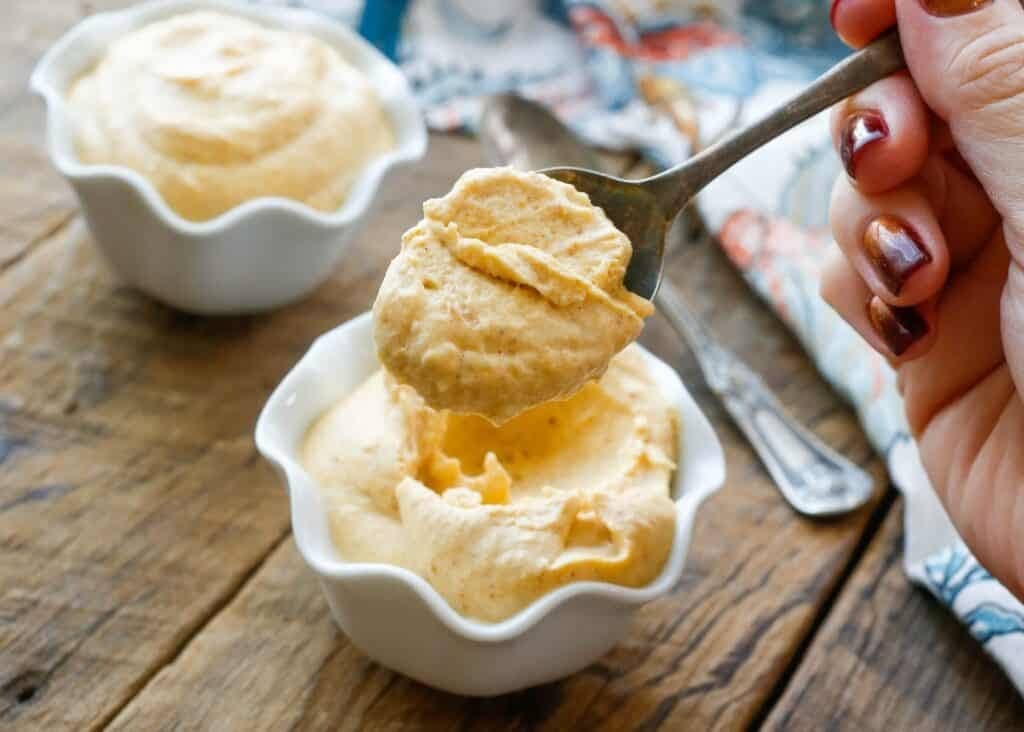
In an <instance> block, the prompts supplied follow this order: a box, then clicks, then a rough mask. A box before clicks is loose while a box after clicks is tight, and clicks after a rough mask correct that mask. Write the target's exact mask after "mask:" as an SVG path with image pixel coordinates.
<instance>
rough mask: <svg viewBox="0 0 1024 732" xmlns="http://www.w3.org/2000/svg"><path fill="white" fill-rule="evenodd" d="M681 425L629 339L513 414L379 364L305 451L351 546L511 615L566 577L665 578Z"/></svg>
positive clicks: (476, 605) (341, 540)
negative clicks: (435, 405)
mask: <svg viewBox="0 0 1024 732" xmlns="http://www.w3.org/2000/svg"><path fill="white" fill-rule="evenodd" d="M676 430H677V425H676V422H675V412H674V411H673V410H672V409H671V408H670V407H669V406H667V405H666V404H665V399H664V396H663V394H662V393H661V392H660V390H659V389H658V386H657V385H656V384H655V383H654V381H653V378H652V376H651V375H650V373H649V371H648V368H647V365H646V363H645V361H644V358H643V355H642V354H641V353H640V351H639V349H637V347H636V346H630V347H628V348H627V349H626V350H625V351H624V352H623V353H621V354H619V355H618V356H616V357H615V358H614V359H613V360H612V362H611V365H610V366H609V368H608V370H607V372H606V373H605V374H604V376H603V377H602V378H601V379H600V380H599V381H596V382H590V383H588V384H586V385H585V386H584V387H583V388H582V389H581V390H579V391H578V392H577V393H576V395H575V396H573V397H572V398H570V399H568V400H567V401H563V402H552V403H550V404H544V405H542V406H539V407H536V408H534V409H532V410H530V411H527V412H525V413H523V414H521V415H520V416H518V417H516V418H515V419H512V420H511V421H508V422H506V423H505V424H503V425H501V426H495V425H493V424H492V423H491V422H489V421H487V420H485V419H483V418H481V417H478V416H473V415H456V414H452V413H450V412H442V411H436V410H434V409H431V408H430V407H429V406H427V405H426V404H425V403H424V401H423V399H422V398H420V397H419V396H418V395H417V394H416V392H415V391H413V390H412V389H410V388H409V387H407V386H403V385H400V384H398V383H396V382H395V380H394V379H393V378H392V377H390V376H389V375H388V374H386V373H385V372H384V371H383V370H381V371H378V372H377V373H376V374H375V375H374V376H373V377H371V378H370V379H369V380H368V381H367V382H365V383H364V384H363V385H362V386H361V387H360V388H359V389H358V390H356V391H355V392H354V393H352V394H351V395H350V396H348V397H347V398H346V399H345V400H343V401H342V402H341V403H339V404H338V405H337V406H335V407H334V408H333V409H331V410H330V411H328V412H327V413H326V414H325V415H324V416H323V417H321V418H320V420H319V421H318V422H317V423H316V424H315V425H314V426H313V428H312V429H311V430H310V432H309V434H308V435H307V437H306V441H305V443H304V445H303V463H304V464H305V467H306V469H307V470H308V471H309V473H310V475H311V476H312V477H313V479H314V480H315V481H316V482H317V483H318V484H319V486H320V488H321V490H322V491H323V495H324V496H325V497H326V500H327V504H328V511H329V517H330V518H329V520H330V530H331V536H332V539H333V541H334V543H335V545H336V546H337V548H338V551H339V552H340V554H341V555H342V556H343V557H344V558H345V559H346V560H349V561H359V562H380V563H387V564H394V565H398V566H401V567H406V568H407V569H410V570H411V571H413V572H415V573H417V574H419V575H420V576H422V577H423V578H425V579H426V580H427V581H428V582H430V584H431V585H433V586H434V587H435V588H436V589H437V590H438V592H440V594H441V595H442V596H443V597H444V598H445V599H446V600H447V601H448V602H449V603H450V604H451V606H452V607H453V608H454V609H455V610H456V611H457V612H459V613H461V614H463V615H466V616H469V617H473V618H477V619H480V620H485V621H499V620H502V619H504V618H507V617H509V616H511V615H513V614H514V613H515V612H517V611H518V610H521V609H522V608H524V607H525V606H526V605H528V604H529V603H530V602H532V601H533V600H535V599H536V598H538V597H540V596H541V595H543V594H545V593H546V592H548V591H550V590H552V589H554V588H557V587H559V586H561V585H564V584H566V583H568V582H573V581H579V580H598V581H604V582H613V583H617V584H621V585H627V586H632V587H636V586H641V585H645V584H647V583H649V582H651V581H652V580H653V579H654V578H655V577H657V575H658V574H659V573H660V572H661V569H662V567H663V565H664V563H665V560H666V557H667V556H668V552H669V550H670V548H671V546H672V541H673V536H674V532H675V505H674V503H673V502H672V499H671V497H670V496H669V481H670V478H671V475H672V471H673V469H674V462H673V461H674V459H675V453H676V444H677V443H676Z"/></svg>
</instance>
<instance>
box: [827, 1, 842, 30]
mask: <svg viewBox="0 0 1024 732" xmlns="http://www.w3.org/2000/svg"><path fill="white" fill-rule="evenodd" d="M841 2H842V0H832V7H831V8H829V11H828V20H829V22H830V23H831V24H832V27H833V28H835V27H836V9H837V8H838V7H839V3H841Z"/></svg>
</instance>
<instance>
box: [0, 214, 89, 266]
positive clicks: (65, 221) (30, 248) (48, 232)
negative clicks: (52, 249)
mask: <svg viewBox="0 0 1024 732" xmlns="http://www.w3.org/2000/svg"><path fill="white" fill-rule="evenodd" d="M78 214H79V210H78V209H77V208H73V209H70V210H69V211H67V213H65V214H64V215H63V216H61V217H60V218H59V219H58V220H57V221H55V222H54V223H53V224H52V225H51V226H50V227H49V228H47V229H44V230H43V231H41V232H40V233H39V234H38V235H36V236H35V237H34V238H33V239H31V240H29V242H28V243H27V244H25V246H24V248H22V249H21V250H20V251H19V252H18V253H17V254H15V255H14V256H12V257H10V258H9V259H5V260H2V261H0V277H2V276H3V275H4V274H5V273H6V272H7V271H9V270H10V269H11V268H13V267H14V266H15V265H17V264H18V262H21V261H23V260H24V259H25V258H27V257H29V256H30V255H31V254H32V253H33V252H36V251H39V249H41V248H42V246H43V244H45V243H46V242H48V241H50V240H51V239H56V238H57V237H58V236H60V235H61V234H63V233H64V232H65V231H67V230H68V229H69V228H70V227H71V224H72V223H74V221H75V219H77V218H78Z"/></svg>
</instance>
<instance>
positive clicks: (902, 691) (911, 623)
mask: <svg viewBox="0 0 1024 732" xmlns="http://www.w3.org/2000/svg"><path fill="white" fill-rule="evenodd" d="M902 509H903V506H902V502H900V503H898V504H897V507H896V510H893V511H891V512H890V514H889V516H888V518H887V519H886V522H885V525H884V527H883V530H882V531H881V532H880V533H879V535H878V536H876V537H875V539H874V541H872V543H871V545H870V547H869V548H868V551H867V553H866V555H865V558H864V561H863V562H861V563H860V564H858V565H857V568H856V570H855V571H854V574H853V576H852V577H851V580H850V582H849V583H847V584H846V585H845V586H844V587H843V590H842V593H841V594H840V596H839V599H838V601H837V603H836V607H835V609H834V610H833V611H832V612H831V613H830V614H829V616H828V619H827V620H826V622H825V624H824V625H823V627H822V628H821V631H820V632H819V633H818V635H817V636H816V637H815V639H814V642H813V643H812V644H811V646H810V648H809V649H808V651H807V654H806V655H805V656H804V658H803V660H802V662H801V664H800V667H799V669H798V671H797V673H796V674H795V675H794V677H793V679H792V680H791V681H790V683H789V684H788V686H787V688H786V692H785V694H784V695H783V697H782V698H781V699H780V701H779V704H778V705H777V706H776V707H775V709H774V710H773V712H772V714H771V716H770V717H769V718H768V720H767V724H766V727H767V728H768V729H786V730H805V729H806V730H820V729H829V730H847V729H849V730H858V731H861V730H865V731H870V730H878V731H879V732H882V731H884V730H894V729H927V730H1013V729H1021V727H1022V726H1024V700H1022V699H1021V697H1020V695H1019V694H1018V693H1017V692H1016V691H1015V690H1014V688H1013V686H1012V685H1011V684H1010V682H1009V680H1008V679H1007V678H1006V677H1005V676H1004V675H1003V673H1002V672H1001V671H1000V670H999V668H998V667H997V666H996V664H995V662H993V661H992V660H991V659H990V658H989V657H988V656H986V655H985V654H984V653H982V652H981V650H980V646H979V645H978V643H977V641H975V640H974V639H973V638H971V636H970V635H969V634H968V633H967V631H966V630H965V629H964V627H963V626H962V625H960V623H958V622H957V621H956V620H955V619H954V618H953V616H952V615H950V614H949V613H948V612H946V611H945V610H944V609H943V608H942V607H941V606H940V605H939V604H938V603H937V602H936V601H935V600H934V599H933V598H932V596H931V595H929V594H928V593H927V592H926V591H924V590H922V589H919V588H916V587H914V586H913V585H911V584H910V583H909V582H908V581H907V578H906V576H905V575H904V573H903V567H902V564H901V562H902V556H903V510H902Z"/></svg>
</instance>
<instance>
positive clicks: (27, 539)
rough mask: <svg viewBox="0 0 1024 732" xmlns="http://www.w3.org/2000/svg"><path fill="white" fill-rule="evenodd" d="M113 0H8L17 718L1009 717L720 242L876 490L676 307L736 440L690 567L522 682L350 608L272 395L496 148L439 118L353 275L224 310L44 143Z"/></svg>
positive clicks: (1, 654) (529, 723)
mask: <svg viewBox="0 0 1024 732" xmlns="http://www.w3.org/2000/svg"><path fill="white" fill-rule="evenodd" d="M117 4H120V3H119V2H116V1H113V2H111V1H110V0H104V1H103V2H82V3H70V2H67V3H40V2H36V1H35V0H13V1H9V2H7V3H5V4H4V7H3V12H4V16H5V17H4V22H3V23H0V161H2V163H0V728H2V729H14V730H54V729H75V730H79V729H97V728H104V727H109V728H112V729H118V730H138V729H145V730H148V729H164V728H167V729H171V728H181V729H215V730H227V729H240V730H257V729H268V730H277V729H419V728H428V729H449V728H455V727H458V728H460V729H462V728H466V729H470V728H471V729H481V730H491V729H534V728H537V729H549V730H561V729H569V728H578V729H591V728H597V727H603V728H608V729H654V728H664V729H680V728H690V729H711V728H714V729H733V728H745V727H751V726H753V727H761V726H763V727H768V728H771V729H776V728H778V729H790V728H791V729H822V728H829V729H833V728H834V729H856V730H883V729H885V730H890V729H951V730H952V729H957V730H963V729H972V730H973V729H1012V728H1018V729H1019V728H1021V726H1022V725H1024V703H1022V702H1021V699H1020V698H1019V697H1018V696H1017V695H1016V694H1015V692H1014V691H1013V689H1012V687H1011V686H1010V684H1009V683H1008V682H1007V681H1006V679H1005V678H1003V676H1002V675H1001V673H1000V672H999V671H998V669H997V668H996V667H995V665H994V664H993V663H992V662H991V661H990V660H989V659H988V658H987V657H986V656H985V655H984V653H983V652H982V651H981V649H980V647H979V646H978V645H977V644H976V643H974V642H973V641H972V640H971V639H970V637H969V636H968V635H967V633H966V632H965V631H964V630H963V629H962V628H961V627H960V626H959V625H958V624H957V623H956V622H955V621H954V620H953V619H951V617H950V616H949V615H947V614H946V613H945V612H944V611H943V610H942V609H940V608H939V607H938V606H937V605H936V603H935V602H933V601H932V600H931V599H930V598H929V597H928V596H926V595H925V594H924V593H923V592H922V591H920V590H918V589H915V588H914V587H912V586H911V585H909V584H908V583H907V580H906V579H905V578H904V576H903V573H902V570H901V567H900V555H901V545H902V544H901V542H902V535H901V534H902V526H901V525H902V522H901V505H900V501H899V500H898V499H897V498H896V497H895V496H894V493H893V491H892V490H891V489H887V488H886V485H887V483H886V480H885V476H884V472H883V467H882V464H881V462H880V461H879V460H878V459H877V458H876V457H875V456H874V455H873V454H872V453H871V451H870V449H869V448H868V445H867V443H866V441H865V439H864V437H863V435H862V434H861V431H860V429H859V428H858V426H857V423H856V421H855V420H854V418H853V417H852V416H851V414H850V412H849V411H848V410H847V409H846V408H845V407H844V406H843V405H842V404H841V403H840V402H839V400H838V399H837V398H836V396H835V395H834V394H832V393H831V392H830V391H829V390H828V389H827V388H826V387H825V386H824V385H823V384H822V382H821V380H820V379H819V377H818V376H817V375H816V373H815V371H814V370H813V368H812V367H811V365H810V364H809V363H808V361H807V359H806V358H805V356H804V354H803V353H802V352H801V350H800V348H799V347H798V345H797V344H796V342H795V341H794V340H793V339H792V338H791V337H790V336H789V335H788V334H787V332H786V331H785V330H784V329H783V328H782V326H781V325H780V324H779V323H778V322H777V321H776V320H775V318H774V317H773V316H772V315H771V314H769V313H767V312H766V311H765V309H764V308H763V307H762V306H760V305H759V304H758V302H757V301H755V299H754V298H753V297H752V296H751V295H750V294H749V293H748V291H747V290H746V288H745V287H744V285H743V283H742V282H741V280H740V279H739V277H738V276H737V275H736V273H735V272H734V271H733V269H732V268H731V267H730V265H729V263H728V262H727V261H726V260H725V258H724V257H723V256H722V254H721V253H720V252H719V251H718V249H717V248H716V247H715V246H713V245H712V244H711V243H709V242H707V241H700V240H697V241H691V242H690V243H683V244H681V245H680V246H679V247H678V248H677V250H676V253H675V254H674V255H673V257H672V261H671V263H670V266H669V276H670V277H671V278H672V279H673V280H674V281H675V282H676V283H677V284H678V285H679V286H680V287H681V288H683V290H684V292H685V293H687V294H688V295H689V297H690V298H691V300H692V301H693V302H694V303H695V305H696V306H697V308H698V309H699V310H700V311H701V312H702V313H703V314H704V317H705V318H706V319H707V320H708V321H709V322H710V324H711V326H712V327H713V329H714V330H715V332H716V333H718V334H719V335H720V336H721V338H722V339H723V341H724V342H726V343H727V344H729V345H731V346H733V347H734V348H735V349H736V350H738V351H739V352H741V353H742V354H743V355H744V356H745V357H747V358H748V359H749V360H750V361H751V362H752V363H754V364H757V366H758V367H759V369H760V370H761V372H762V373H763V374H764V376H765V377H766V379H767V380H768V382H769V383H770V384H771V385H772V387H774V388H775V389H776V390H777V391H778V393H779V394H780V395H781V397H782V398H783V400H784V401H785V402H786V403H787V404H788V405H789V406H790V408H791V409H792V410H793V411H794V412H795V413H796V414H797V415H798V416H799V417H800V418H801V419H802V420H803V421H804V422H805V423H806V424H809V425H811V426H812V427H813V428H814V429H815V430H816V431H817V432H818V433H819V434H821V435H822V436H823V437H824V438H825V439H827V440H828V441H829V442H830V443H832V444H834V445H837V446H838V447H840V448H841V449H842V450H844V451H845V452H846V454H848V455H851V456H853V457H854V458H855V459H857V460H858V461H860V462H861V463H862V464H863V465H864V466H865V467H866V468H867V469H868V470H870V471H871V473H872V474H873V475H874V476H875V478H876V479H877V481H878V486H879V489H878V493H877V497H876V499H875V500H874V502H873V503H872V504H871V506H870V507H868V508H867V509H866V510H864V511H862V512H860V513H859V514H857V515H855V516H851V517H849V518H846V519H844V520H841V521H836V522H831V523H815V522H811V521H807V520H804V519H801V518H798V517H797V516H795V515H794V514H793V513H792V511H790V510H789V509H788V508H787V507H786V506H785V505H784V503H783V501H782V500H781V499H780V497H779V496H778V495H777V493H776V491H775V489H774V488H773V486H772V484H771V482H770V481H769V479H768V478H767V477H766V474H765V472H764V470H763V469H762V467H761V465H760V464H759V463H758V461H757V459H756V457H755V456H754V455H753V453H752V452H751V450H750V448H749V447H748V446H747V444H746V443H745V442H744V440H743V439H742V437H741V436H740V435H739V433H738V432H737V431H736V430H735V429H734V428H733V426H732V425H731V424H730V423H729V421H728V419H727V418H726V417H725V416H724V414H723V412H722V410H721V409H720V408H719V407H718V405H717V404H716V402H715V399H714V398H713V397H712V396H711V395H710V394H709V393H708V392H707V390H706V389H705V387H704V386H703V384H702V381H701V378H700V374H699V372H698V371H697V369H696V366H695V363H694V361H693V359H692V357H691V356H690V354H689V353H688V352H687V351H686V349H685V348H684V347H683V346H682V345H681V343H680V342H679V340H678V339H677V338H676V336H675V335H674V334H673V333H672V332H671V331H670V330H669V328H668V327H667V325H666V324H665V323H664V322H663V321H662V320H661V319H660V318H658V317H655V318H653V319H652V322H651V323H650V324H649V326H648V328H647V330H646V332H645V334H644V337H643V341H644V343H646V344H647V345H648V346H649V347H651V348H652V349H653V350H655V351H656V352H657V353H659V354H660V355H661V356H662V357H663V358H665V359H667V360H668V361H669V362H670V363H672V364H675V365H676V366H677V367H678V368H679V370H680V371H681V373H682V374H683V376H684V377H685V378H686V381H687V383H688V384H689V385H690V387H691V389H692V390H693V391H694V393H695V395H696V397H697V399H698V401H699V402H700V403H701V406H702V407H703V408H704V409H705V410H706V411H707V413H708V414H709V415H710V416H711V418H712V421H713V422H714V424H715V426H716V428H717V430H718V432H719V435H720V436H721V438H722V441H723V443H724V444H725V448H726V453H727V457H728V463H729V478H728V482H727V485H726V486H725V488H724V489H723V490H722V491H721V492H720V493H719V494H718V495H717V496H715V497H714V499H713V500H711V501H710V502H709V503H708V504H706V506H705V507H704V508H703V509H702V510H701V512H700V514H699V517H698V521H697V530H696V534H695V536H694V541H693V549H692V552H691V556H690V558H689V562H688V566H687V569H686V572H685V575H684V577H683V579H682V581H681V582H680V583H679V585H678V587H676V588H675V590H674V591H673V593H672V594H671V595H670V596H668V597H666V598H664V599H662V600H659V601H656V602H653V603H651V604H650V605H649V606H647V607H646V608H645V609H644V610H643V611H642V612H641V614H640V618H639V620H638V622H637V623H636V626H635V628H634V629H633V631H632V633H631V635H630V636H629V637H628V639H627V640H626V641H625V642H624V643H622V644H621V645H620V646H618V647H617V648H616V649H615V650H613V651H612V652H611V653H610V654H608V656H607V657H605V658H604V659H602V660H601V661H600V662H598V663H596V664H594V665H593V666H592V667H590V668H588V669H586V670H585V671H583V672H581V673H579V674H577V675H575V676H573V677H571V678H569V679H567V680H565V681H563V682H561V683H557V684H551V685H548V686H544V687H540V688H536V689H531V690H528V691H524V692H521V693H518V694H513V695H510V696H507V697H503V698H496V699H488V700H472V699H463V698H459V697H455V696H451V695H447V694H442V693H438V692H435V691H432V690H430V689H427V688H425V687H423V686H420V685H419V684H417V683H415V682H412V681H409V680H407V679H405V678H402V677H399V676H396V675H395V674H392V673H390V672H389V671H386V670H385V669H383V668H380V667H379V666H377V665H375V664H374V663H372V662H370V661H369V660H367V659H366V658H365V657H364V656H363V655H361V654H360V653H359V652H358V651H356V650H355V649H354V648H353V647H352V646H351V645H350V644H349V643H348V642H347V640H346V638H345V637H344V636H343V635H341V634H340V633H339V632H338V631H337V629H336V628H335V626H334V625H333V624H332V622H331V620H330V617H329V615H328V610H327V606H326V604H325V602H324V600H323V598H322V596H321V593H320V589H319V587H318V585H317V583H316V581H315V580H314V578H313V576H312V574H311V573H310V572H309V571H307V569H306V568H305V567H304V566H303V564H302V561H301V560H300V558H299V556H298V555H297V553H296V550H295V546H294V544H293V542H292V539H291V535H290V532H289V517H288V506H287V502H286V500H285V495H284V492H283V490H282V487H281V485H280V483H279V482H278V480H277V479H276V477H275V476H274V474H273V473H272V472H271V470H270V468H269V466H268V465H267V464H266V463H265V462H264V461H263V460H262V459H261V458H260V457H259V455H258V454H257V453H256V451H255V448H254V446H253V440H252V429H253V422H254V420H255V417H256V415H257V413H258V411H259V409H260V407H261V406H262V404H263V402H264V400H265V399H266V397H267V395H268V394H269V393H270V391H271V389H272V388H273V387H274V386H275V384H276V383H277V382H278V380H279V379H280V378H281V376H282V375H283V374H284V373H285V372H286V371H287V369H288V368H289V367H290V366H291V365H292V364H293V363H294V362H295V361H296V359H297V358H298V357H299V356H300V355H301V354H302V353H303V351H304V350H305V349H306V348H307V346H309V344H310V342H311V341H312V340H313V338H315V337H316V336H317V334H319V333H321V332H323V331H324V330H327V329H328V328H330V327H332V326H334V325H336V324H338V323H340V322H342V321H344V320H346V319H348V318H350V317H351V316H353V315H355V314H356V313H359V312H361V311H363V310H364V309H366V308H367V307H368V306H369V304H370V303H371V300H372V297H373V294H374V291H375V289H376V285H377V282H378V280H379V278H380V276H381V273H382V271H383V268H384V266H385V264H386V262H387V261H388V259H389V258H390V257H391V256H392V255H393V254H394V252H395V250H396V248H397V245H398V241H399V237H400V236H401V234H402V232H403V230H404V229H406V228H407V227H408V226H410V225H411V224H412V223H414V222H415V221H416V220H417V218H418V214H419V209H420V204H421V202H422V200H423V199H424V198H426V197H428V196H433V195H438V194H441V193H443V192H444V191H446V190H447V189H448V188H449V186H450V184H451V183H452V181H453V180H454V179H455V177H456V176H457V175H458V174H459V173H460V172H461V171H463V170H464V169H466V168H468V167H472V166H474V165H477V164H479V163H480V162H481V160H480V154H479V152H478V149H477V145H476V143H475V142H474V141H472V140H468V139H463V138H455V137H442V136H435V137H433V138H432V139H431V149H430V152H429V154H428V156H427V159H426V160H425V161H424V162H423V163H422V164H421V165H418V166H416V167H415V168H414V169H411V170H406V171H404V172H402V173H401V174H400V175H398V176H395V177H392V178H391V180H390V181H389V182H388V184H387V186H386V188H385V189H384V191H383V192H382V194H381V196H380V198H379V200H378V202H377V204H376V207H375V210H374V212H373V215H372V216H371V217H370V220H369V223H368V225H367V227H366V229H365V233H364V234H363V235H362V236H361V237H360V238H359V241H358V245H357V246H356V248H355V250H354V251H352V252H351V254H350V255H349V256H348V257H347V259H346V260H345V261H344V262H343V264H342V265H341V267H339V269H338V271H337V272H336V273H335V275H334V277H333V278H332V279H331V280H330V282H328V283H327V284H326V285H324V286H323V287H321V288H320V289H319V290H318V291H317V292H316V293H315V294H314V295H312V296H311V297H310V298H308V299H307V300H306V301H304V302H302V303H300V304H298V305H295V306H293V307H289V308H286V309H284V310H281V311H280V312H277V313H274V314H272V315H266V316H260V317H246V318H226V319H206V318H198V317H192V316H188V315H183V314H181V313H177V312H174V311H172V310H169V309H167V308H165V307H162V306H160V305H157V304H155V303H153V302H152V301H150V300H147V299H146V298H144V297H141V296H139V295H138V294H136V293H134V292H133V291H131V290H130V289H128V288H126V287H125V286H123V285H121V284H119V283H118V282H117V281H116V280H115V279H114V278H113V277H112V276H111V275H110V274H109V273H108V271H107V269H106V268H105V267H104V265H103V264H102V263H101V261H100V260H99V259H98V257H97V254H96V250H95V249H94V247H93V245H92V243H91V242H90V240H89V234H88V231H87V229H86V227H85V225H84V223H83V221H82V218H81V216H80V215H79V213H78V210H77V207H76V202H75V199H74V197H73V196H72V194H71V192H70V190H69V189H68V187H67V186H66V185H65V184H64V183H63V182H62V181H61V180H60V178H59V177H58V175H57V174H56V173H55V172H54V171H53V170H52V169H51V167H50V165H49V163H48V161H47V158H46V154H45V152H44V150H43V144H42V128H43V113H42V105H41V103H40V102H39V101H38V100H35V99H32V98H30V97H29V95H28V93H27V91H26V88H25V87H26V79H27V77H28V74H29V71H30V70H31V68H32V66H33V64H34V62H35V60H36V59H37V58H38V57H39V55H40V54H41V53H42V52H43V51H44V50H45V49H46V48H47V47H48V46H49V45H50V43H52V41H53V40H54V39H55V38H56V37H57V36H58V35H59V34H60V33H62V32H63V31H64V30H66V29H67V28H68V27H69V26H71V25H72V24H73V23H74V22H76V21H77V20H78V19H79V18H80V17H82V16H83V15H85V14H87V13H88V12H92V11H94V10H96V9H100V8H102V7H105V6H108V5H117Z"/></svg>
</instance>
